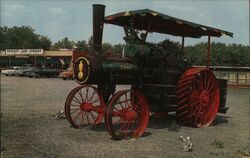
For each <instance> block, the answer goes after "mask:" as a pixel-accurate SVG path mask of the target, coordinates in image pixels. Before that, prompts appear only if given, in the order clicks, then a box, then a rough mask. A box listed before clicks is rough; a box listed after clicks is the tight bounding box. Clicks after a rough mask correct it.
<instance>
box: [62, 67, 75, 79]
mask: <svg viewBox="0 0 250 158" xmlns="http://www.w3.org/2000/svg"><path fill="white" fill-rule="evenodd" d="M73 76H74V72H73V70H72V69H70V68H68V69H66V70H64V71H62V72H60V73H59V76H58V77H59V78H62V79H63V80H67V79H73Z"/></svg>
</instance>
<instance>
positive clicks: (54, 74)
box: [25, 68, 60, 78]
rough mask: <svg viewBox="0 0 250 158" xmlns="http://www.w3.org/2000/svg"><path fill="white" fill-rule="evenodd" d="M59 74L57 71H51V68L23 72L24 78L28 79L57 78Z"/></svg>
mask: <svg viewBox="0 0 250 158" xmlns="http://www.w3.org/2000/svg"><path fill="white" fill-rule="evenodd" d="M59 73H60V71H59V70H57V69H51V68H32V69H30V70H29V71H26V72H25V76H28V77H36V78H39V77H42V76H43V77H57V76H58V74H59Z"/></svg>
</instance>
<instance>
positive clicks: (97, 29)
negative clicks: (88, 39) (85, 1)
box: [93, 4, 105, 56]
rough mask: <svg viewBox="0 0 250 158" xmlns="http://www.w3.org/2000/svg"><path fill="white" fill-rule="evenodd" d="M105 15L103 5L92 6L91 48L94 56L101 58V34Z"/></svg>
mask: <svg viewBox="0 0 250 158" xmlns="http://www.w3.org/2000/svg"><path fill="white" fill-rule="evenodd" d="M104 15H105V5H102V4H94V5H93V46H94V54H96V55H99V56H102V34H103V23H104Z"/></svg>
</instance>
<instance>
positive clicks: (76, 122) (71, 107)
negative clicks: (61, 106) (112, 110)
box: [65, 85, 105, 128]
mask: <svg viewBox="0 0 250 158" xmlns="http://www.w3.org/2000/svg"><path fill="white" fill-rule="evenodd" d="M104 112H105V103H104V100H103V97H102V95H101V94H100V93H99V92H98V90H97V88H96V87H93V86H90V85H83V86H78V87H76V88H74V89H73V90H72V91H71V92H70V93H69V95H68V97H67V99H66V102H65V116H66V118H67V120H68V122H69V123H70V124H71V125H72V126H73V127H75V128H79V127H82V126H86V125H97V124H99V123H101V122H102V120H103V118H104Z"/></svg>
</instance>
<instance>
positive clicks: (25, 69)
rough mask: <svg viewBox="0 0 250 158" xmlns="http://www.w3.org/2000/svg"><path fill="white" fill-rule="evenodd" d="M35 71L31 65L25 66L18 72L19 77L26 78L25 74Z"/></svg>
mask: <svg viewBox="0 0 250 158" xmlns="http://www.w3.org/2000/svg"><path fill="white" fill-rule="evenodd" d="M32 69H34V67H33V66H32V65H31V64H24V65H23V66H22V67H21V68H20V69H19V70H18V71H17V75H19V76H25V73H26V72H27V71H30V70H32Z"/></svg>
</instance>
